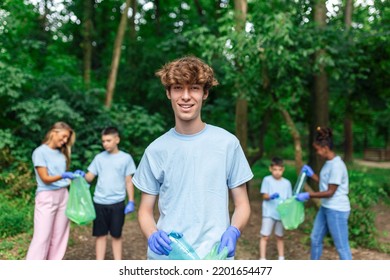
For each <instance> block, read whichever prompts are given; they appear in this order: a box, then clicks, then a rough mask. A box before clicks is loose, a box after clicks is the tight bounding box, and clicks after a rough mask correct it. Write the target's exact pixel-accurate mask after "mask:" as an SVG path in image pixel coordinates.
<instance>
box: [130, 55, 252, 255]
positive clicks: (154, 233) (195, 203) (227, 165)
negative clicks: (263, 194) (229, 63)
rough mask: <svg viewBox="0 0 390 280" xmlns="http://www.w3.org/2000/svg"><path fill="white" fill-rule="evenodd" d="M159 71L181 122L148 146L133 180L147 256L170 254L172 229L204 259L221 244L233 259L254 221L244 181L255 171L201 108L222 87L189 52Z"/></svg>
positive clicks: (236, 144)
mask: <svg viewBox="0 0 390 280" xmlns="http://www.w3.org/2000/svg"><path fill="white" fill-rule="evenodd" d="M156 75H157V76H158V77H160V80H161V82H162V84H163V86H164V88H165V94H166V96H167V98H168V99H169V100H170V103H171V106H172V109H173V114H174V118H175V126H174V127H173V128H171V129H170V130H169V131H168V132H166V133H165V134H164V135H162V136H160V137H159V138H157V139H156V140H154V141H153V142H152V143H151V144H150V145H149V146H148V147H147V148H146V150H145V153H144V155H143V156H142V159H141V162H140V164H139V165H138V169H137V171H136V173H135V174H134V178H133V182H134V185H135V186H136V187H137V188H138V189H139V190H141V191H142V196H141V201H140V206H139V210H138V219H139V223H140V227H141V230H142V232H143V234H144V235H145V237H146V238H147V239H148V252H147V258H148V259H158V260H163V259H169V258H170V257H169V254H170V252H171V251H172V247H171V245H172V244H170V243H171V240H170V239H169V237H168V234H169V233H170V232H172V231H176V232H179V233H182V234H183V237H184V238H185V239H186V240H187V242H188V244H189V245H190V246H191V247H192V248H193V249H194V250H195V251H196V253H197V254H198V256H199V257H200V258H204V257H205V256H206V255H207V254H208V253H209V252H210V250H211V249H212V248H213V246H214V244H216V243H217V242H220V243H219V248H218V252H221V251H222V250H224V249H225V247H226V248H227V251H228V255H227V256H228V257H229V258H233V257H234V256H235V251H236V245H237V241H238V238H239V237H240V235H241V231H242V230H243V229H244V227H245V226H246V224H247V222H248V220H249V215H250V204H249V198H248V194H247V188H246V183H247V182H248V181H249V180H251V179H252V177H253V173H252V171H251V169H250V166H249V164H248V161H247V160H246V157H245V154H244V152H243V150H242V148H241V146H240V142H239V140H238V139H237V137H235V136H234V135H233V134H231V133H230V132H228V131H226V130H225V129H222V128H219V127H216V126H213V125H210V124H206V123H205V122H203V120H202V117H201V110H202V105H203V103H204V102H205V101H206V99H207V98H208V96H209V90H210V89H211V87H213V86H215V85H217V84H218V82H217V80H216V79H215V78H214V71H213V69H212V68H211V67H210V66H208V65H207V64H206V63H204V62H203V61H202V60H201V59H199V58H197V57H193V56H188V57H182V58H179V59H176V60H174V61H171V62H169V63H167V64H165V65H164V66H163V67H162V68H161V69H160V70H159V71H157V73H156ZM229 195H231V198H232V201H233V204H234V210H233V214H232V216H231V217H230V213H229ZM156 203H158V210H159V214H160V215H159V218H158V221H157V222H156V220H155V216H154V209H155V204H156ZM171 257H172V256H171Z"/></svg>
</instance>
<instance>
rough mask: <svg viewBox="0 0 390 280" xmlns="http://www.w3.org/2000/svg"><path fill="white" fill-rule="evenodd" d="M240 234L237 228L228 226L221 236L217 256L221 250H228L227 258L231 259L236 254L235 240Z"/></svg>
mask: <svg viewBox="0 0 390 280" xmlns="http://www.w3.org/2000/svg"><path fill="white" fill-rule="evenodd" d="M240 235H241V232H240V231H239V230H238V228H236V227H234V226H230V227H228V228H227V230H226V231H225V232H224V233H223V234H222V237H221V244H219V248H218V254H219V253H220V252H221V251H222V250H223V248H225V247H227V248H228V255H227V256H228V257H233V256H234V254H235V253H236V245H237V240H238V238H239V237H240Z"/></svg>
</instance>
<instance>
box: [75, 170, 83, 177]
mask: <svg viewBox="0 0 390 280" xmlns="http://www.w3.org/2000/svg"><path fill="white" fill-rule="evenodd" d="M74 174H75V175H79V176H81V177H83V178H84V177H85V172H84V171H82V170H76V171H75V172H74Z"/></svg>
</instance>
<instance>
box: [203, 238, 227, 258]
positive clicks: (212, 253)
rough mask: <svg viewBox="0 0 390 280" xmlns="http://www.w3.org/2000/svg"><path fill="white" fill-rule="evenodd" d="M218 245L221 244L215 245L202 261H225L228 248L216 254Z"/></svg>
mask: <svg viewBox="0 0 390 280" xmlns="http://www.w3.org/2000/svg"><path fill="white" fill-rule="evenodd" d="M220 243H221V242H217V243H215V244H214V246H213V248H212V249H211V251H210V252H209V253H208V254H207V255H206V256H205V257H204V258H203V259H204V260H226V258H227V255H228V253H229V251H228V248H227V247H225V248H223V249H222V251H221V252H220V253H219V254H218V248H219V244H220Z"/></svg>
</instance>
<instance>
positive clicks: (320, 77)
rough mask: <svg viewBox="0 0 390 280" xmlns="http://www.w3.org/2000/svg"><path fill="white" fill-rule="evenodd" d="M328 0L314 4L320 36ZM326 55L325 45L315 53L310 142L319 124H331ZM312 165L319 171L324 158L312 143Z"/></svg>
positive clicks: (315, 18)
mask: <svg viewBox="0 0 390 280" xmlns="http://www.w3.org/2000/svg"><path fill="white" fill-rule="evenodd" d="M326 11H327V9H326V0H316V2H315V4H314V22H315V24H316V28H317V30H318V34H319V35H318V36H322V35H323V31H324V29H325V27H326ZM325 55H326V52H325V49H324V48H323V46H321V47H320V49H318V50H317V51H316V53H315V58H314V59H315V65H316V66H317V71H316V73H315V74H314V88H313V91H312V95H311V96H312V102H311V106H310V107H311V109H312V118H311V119H310V121H311V123H310V141H309V142H310V143H313V140H314V131H315V130H316V129H317V127H318V126H328V124H329V92H328V75H327V73H326V71H325V62H324V57H325ZM309 162H310V165H311V166H312V167H313V169H314V170H315V171H316V172H318V171H319V169H320V166H321V165H322V163H323V160H321V159H319V158H318V157H317V156H316V152H315V150H314V149H313V147H312V146H311V145H310V159H309Z"/></svg>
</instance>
